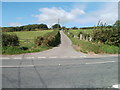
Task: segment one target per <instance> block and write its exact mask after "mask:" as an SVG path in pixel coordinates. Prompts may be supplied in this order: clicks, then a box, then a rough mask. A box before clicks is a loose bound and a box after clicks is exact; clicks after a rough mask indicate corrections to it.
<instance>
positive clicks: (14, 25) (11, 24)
mask: <svg viewBox="0 0 120 90" xmlns="http://www.w3.org/2000/svg"><path fill="white" fill-rule="evenodd" d="M9 26H13V27H16V26H22V24H20V23H19V22H12V23H9Z"/></svg>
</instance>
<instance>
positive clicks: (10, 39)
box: [2, 33, 19, 46]
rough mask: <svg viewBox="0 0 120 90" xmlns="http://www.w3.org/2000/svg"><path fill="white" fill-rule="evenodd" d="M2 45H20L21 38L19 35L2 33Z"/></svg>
mask: <svg viewBox="0 0 120 90" xmlns="http://www.w3.org/2000/svg"><path fill="white" fill-rule="evenodd" d="M2 46H19V38H18V37H17V35H15V34H14V35H10V34H5V33H3V34H2Z"/></svg>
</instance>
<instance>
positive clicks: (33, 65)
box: [0, 65, 34, 68]
mask: <svg viewBox="0 0 120 90" xmlns="http://www.w3.org/2000/svg"><path fill="white" fill-rule="evenodd" d="M18 67H34V65H21V66H18V65H16V66H0V68H18Z"/></svg>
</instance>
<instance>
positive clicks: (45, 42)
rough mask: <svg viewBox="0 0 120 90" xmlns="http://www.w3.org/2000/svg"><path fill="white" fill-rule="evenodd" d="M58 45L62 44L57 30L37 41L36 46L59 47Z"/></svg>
mask: <svg viewBox="0 0 120 90" xmlns="http://www.w3.org/2000/svg"><path fill="white" fill-rule="evenodd" d="M58 44H60V32H59V31H57V30H55V31H53V32H50V33H47V34H46V35H44V37H41V36H38V37H37V38H36V39H35V45H36V46H57V45H58Z"/></svg>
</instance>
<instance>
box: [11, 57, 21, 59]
mask: <svg viewBox="0 0 120 90" xmlns="http://www.w3.org/2000/svg"><path fill="white" fill-rule="evenodd" d="M13 59H22V58H21V57H15V58H13Z"/></svg>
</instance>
